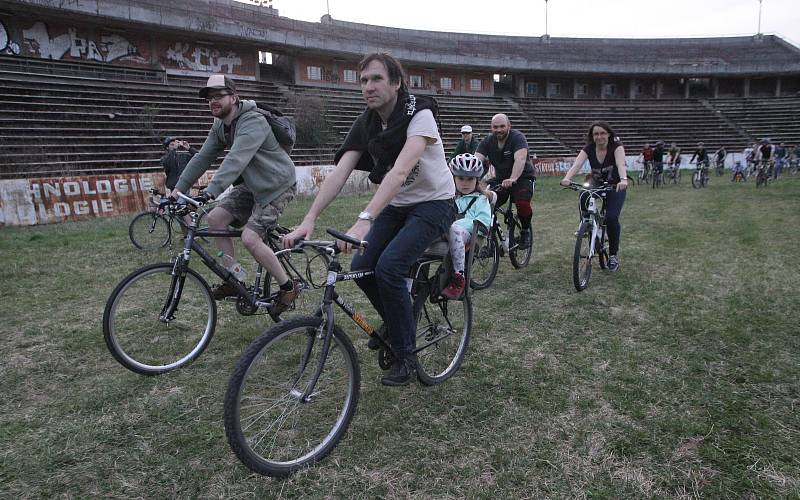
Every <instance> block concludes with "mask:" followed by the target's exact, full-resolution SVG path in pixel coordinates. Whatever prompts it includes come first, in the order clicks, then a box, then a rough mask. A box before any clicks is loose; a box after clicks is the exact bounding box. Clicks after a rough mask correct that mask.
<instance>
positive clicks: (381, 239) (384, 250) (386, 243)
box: [351, 199, 456, 356]
mask: <svg viewBox="0 0 800 500" xmlns="http://www.w3.org/2000/svg"><path fill="white" fill-rule="evenodd" d="M455 216H456V209H455V203H454V202H453V200H452V199H449V200H436V201H426V202H423V203H418V204H417V205H412V206H406V207H394V206H391V205H389V206H387V207H386V208H384V209H383V211H381V213H380V214H379V215H378V217H377V218H376V219H375V221H374V222H373V223H372V229H370V231H369V233H367V236H366V238H365V239H366V240H367V241H368V242H369V245H368V246H367V249H366V250H365V251H364V252H363V253H362V254H360V255H356V256H355V257H353V262H352V265H351V269H353V270H358V269H375V275H374V276H369V277H367V278H361V279H357V280H355V281H356V284H357V285H358V287H359V288H361V290H363V291H364V294H365V295H366V296H367V298H368V299H369V301H370V302H371V303H372V306H373V307H374V308H375V310H376V311H378V314H380V316H381V318H382V319H383V323H384V325H386V328H387V331H388V333H389V340H390V342H391V344H392V348H393V349H394V350H395V352H396V353H397V354H398V355H400V356H403V355H405V354H409V353H411V352H413V351H414V347H415V344H416V325H415V322H414V311H413V308H412V304H411V297H410V295H409V293H408V287H407V286H406V278H407V277H408V272H409V270H410V269H411V267H412V266H413V265H414V262H416V261H417V259H418V258H419V257H421V256H422V253H423V252H424V251H425V249H426V248H427V247H428V245H430V244H431V242H433V240H435V239H436V238H438V237H439V236H442V235H444V234H447V231H448V229H449V228H450V224H452V223H453V221H454V220H455Z"/></svg>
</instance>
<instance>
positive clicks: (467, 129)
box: [461, 125, 472, 134]
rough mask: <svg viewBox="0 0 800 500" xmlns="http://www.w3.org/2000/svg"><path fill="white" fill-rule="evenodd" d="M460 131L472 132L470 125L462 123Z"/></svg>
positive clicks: (464, 132) (463, 132)
mask: <svg viewBox="0 0 800 500" xmlns="http://www.w3.org/2000/svg"><path fill="white" fill-rule="evenodd" d="M461 133H462V134H471V133H472V127H470V126H469V125H464V126H463V127H461Z"/></svg>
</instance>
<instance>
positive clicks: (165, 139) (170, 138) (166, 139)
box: [161, 136, 175, 147]
mask: <svg viewBox="0 0 800 500" xmlns="http://www.w3.org/2000/svg"><path fill="white" fill-rule="evenodd" d="M174 140H175V138H174V137H171V136H167V137H164V140H163V141H161V145H162V146H164V147H167V146H169V143H170V142H172V141H174Z"/></svg>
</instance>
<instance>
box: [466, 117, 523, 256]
mask: <svg viewBox="0 0 800 500" xmlns="http://www.w3.org/2000/svg"><path fill="white" fill-rule="evenodd" d="M475 156H477V157H478V158H479V159H480V160H481V161H482V162H483V164H484V165H486V164H488V165H490V166H491V169H492V170H494V177H493V178H491V179H489V180H488V183H489V187H490V188H491V189H495V188H496V187H497V186H502V187H503V188H504V189H505V190H504V191H501V192H500V193H497V195H498V196H497V203H498V204H500V205H502V204H503V203H505V202H506V200H507V199H508V196H509V193H510V195H511V200H512V201H513V202H514V204H515V205H516V206H517V215H518V216H519V220H520V222H521V223H522V231H521V232H520V242H519V247H520V248H528V247H530V245H531V218H532V217H533V208H532V207H531V198H533V186H534V180H535V177H534V175H533V165H532V164H531V162H530V160H529V159H528V140H527V139H526V138H525V134H523V133H522V132H520V131H518V130H514V129H512V128H511V122H510V121H509V119H508V116H506V115H504V114H497V115H494V116H493V117H492V133H491V134H490V135H488V136H486V138H484V139H483V140H482V141H481V143H480V144H479V145H478V149H477V150H476V151H475Z"/></svg>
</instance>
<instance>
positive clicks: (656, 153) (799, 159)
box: [636, 138, 800, 181]
mask: <svg viewBox="0 0 800 500" xmlns="http://www.w3.org/2000/svg"><path fill="white" fill-rule="evenodd" d="M727 156H728V151H727V150H726V149H725V146H720V147H719V149H717V150H716V151H714V152H713V153H709V151H708V150H707V149H706V147H705V144H704V143H703V142H698V143H697V147H696V148H695V149H694V151H693V152H692V156H691V158H690V159H689V163H688V164H689V165H691V164H695V165H696V166H697V167H698V168H701V169H703V170H704V171H707V170H708V168H710V167H711V166H713V167H715V168H716V169H717V170H718V171H719V172H720V174H721V173H722V171H723V170H724V168H725V160H726V158H727ZM636 162H637V163H640V164H641V165H642V168H643V169H645V170H646V171H648V172H649V171H652V172H655V173H661V172H663V170H664V168H665V167H666V168H668V169H676V168H681V165H682V157H681V148H679V147H678V145H677V144H676V143H674V142H673V143H672V144H671V145H670V147H669V148H668V149H667V148H665V143H664V141H657V142H656V143H655V147H651V146H650V144H649V143H646V144H645V145H644V148H642V151H641V153H640V154H639V157H638V158H637V159H636ZM712 162H713V163H712ZM798 164H800V145H797V146H794V147H791V146H787V145H786V143H784V142H780V143H778V144H774V143H773V142H772V141H771V140H770V139H769V138H764V139H761V140H760V141H759V142H758V143H755V144H751V145H750V146H748V147H746V148H745V149H744V150H743V151H742V159H741V160H740V159H738V158H737V159H736V160H735V161H734V163H733V165H732V166H731V172H732V174H733V176H732V178H731V181H736V180H739V179H745V178H747V177H749V176H750V175H753V174H754V173H755V171H756V170H757V169H758V168H759V167H762V168H766V169H768V170H769V172H770V176H771V177H772V178H773V179H778V178H779V177H780V176H781V174H782V172H783V169H784V168H785V167H788V166H790V165H791V166H797V165H798Z"/></svg>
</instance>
